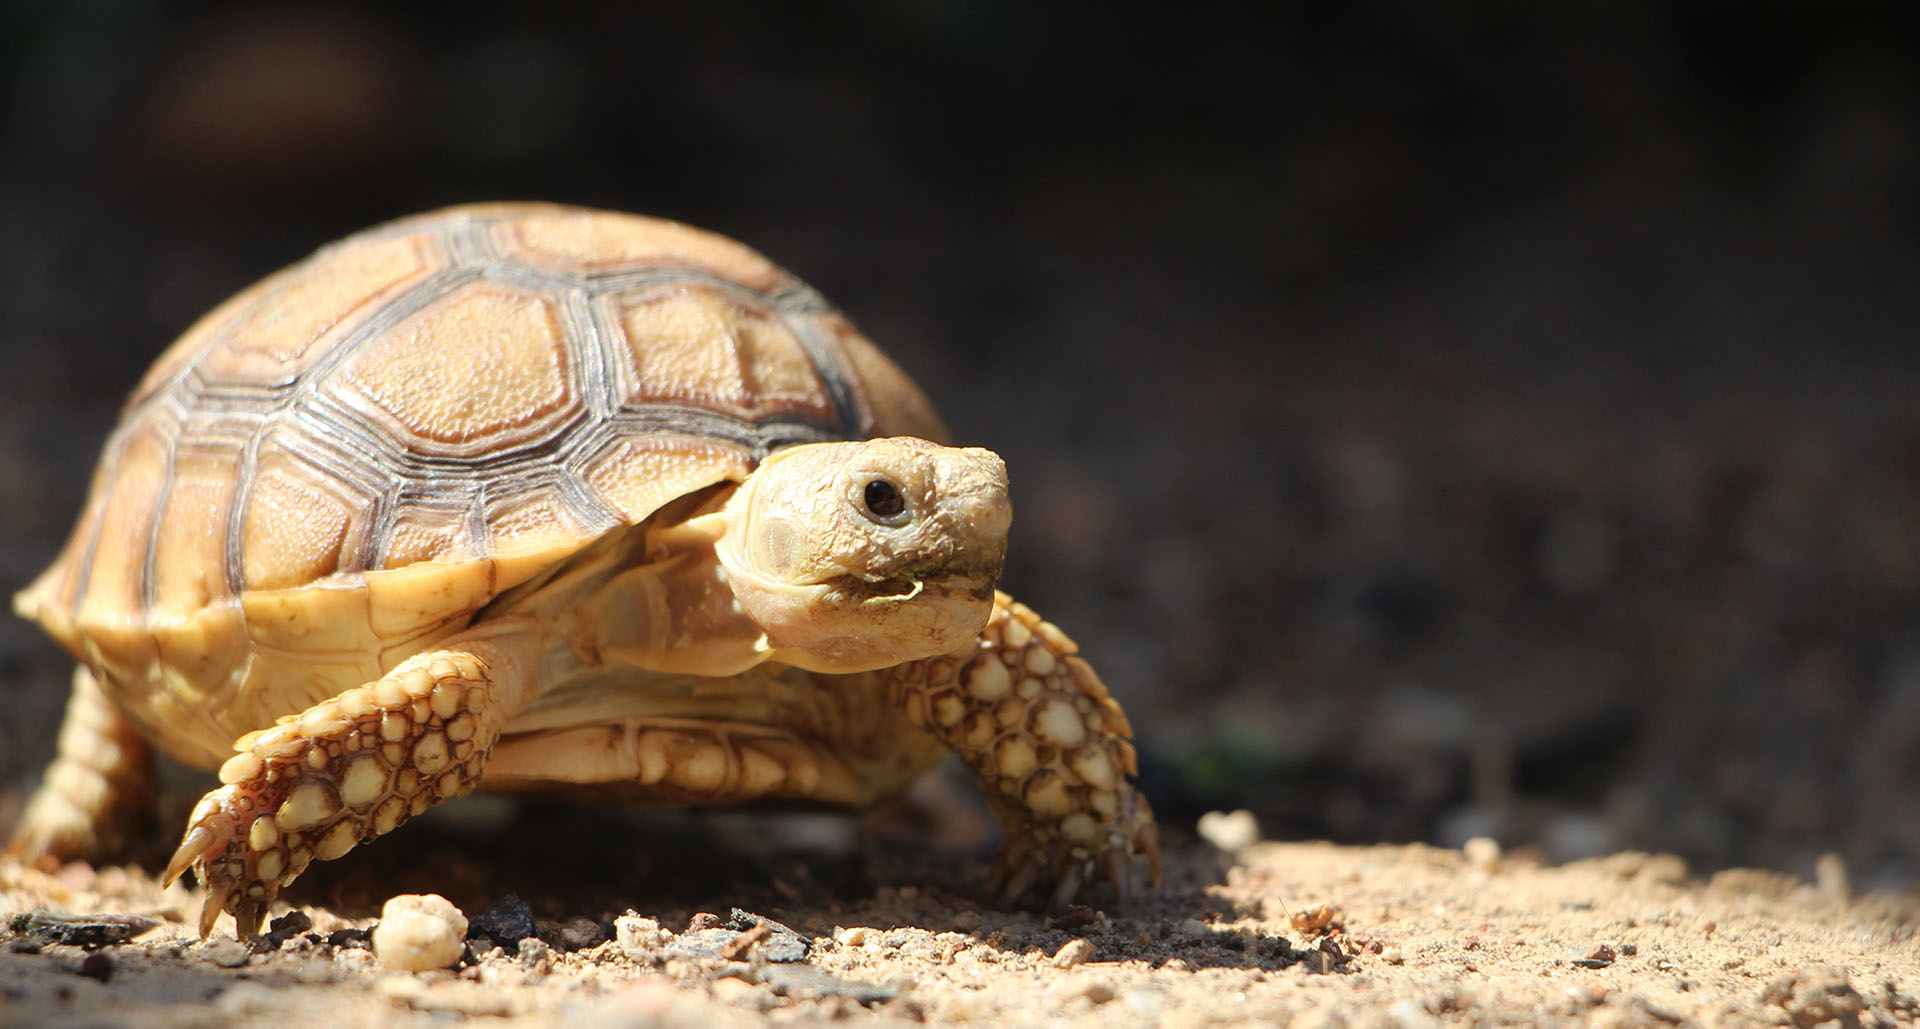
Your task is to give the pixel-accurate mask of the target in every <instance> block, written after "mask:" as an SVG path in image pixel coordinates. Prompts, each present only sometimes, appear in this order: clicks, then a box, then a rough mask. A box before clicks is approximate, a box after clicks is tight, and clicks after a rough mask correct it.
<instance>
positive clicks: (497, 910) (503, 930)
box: [469, 893, 534, 947]
mask: <svg viewBox="0 0 1920 1029" xmlns="http://www.w3.org/2000/svg"><path fill="white" fill-rule="evenodd" d="M469 931H470V932H472V933H473V934H474V935H475V936H477V937H485V938H487V939H489V940H492V941H493V942H494V943H497V944H499V945H500V946H502V947H513V946H515V945H517V944H518V943H519V942H520V941H521V940H524V939H526V938H527V937H529V936H532V935H533V934H534V927H533V909H532V908H530V907H528V906H527V902H526V901H524V900H521V899H520V895H519V894H517V893H509V894H507V895H506V896H504V897H501V898H500V899H499V900H496V901H494V902H493V903H491V904H489V905H487V909H486V910H485V911H482V912H480V914H479V916H478V917H476V918H475V919H474V920H473V925H472V926H471V927H470V929H469Z"/></svg>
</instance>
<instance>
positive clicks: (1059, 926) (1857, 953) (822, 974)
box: [0, 815, 1920, 1029]
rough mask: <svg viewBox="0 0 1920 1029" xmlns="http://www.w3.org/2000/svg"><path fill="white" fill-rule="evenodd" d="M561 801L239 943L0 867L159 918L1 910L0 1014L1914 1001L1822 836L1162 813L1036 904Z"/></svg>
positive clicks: (510, 1016) (1348, 1014)
mask: <svg viewBox="0 0 1920 1029" xmlns="http://www.w3.org/2000/svg"><path fill="white" fill-rule="evenodd" d="M560 817H561V818H562V821H561V822H556V823H552V824H539V825H531V826H529V825H524V824H522V825H515V826H506V827H502V826H494V827H492V828H491V829H489V830H487V831H485V832H482V833H480V834H479V836H478V837H476V836H474V835H473V834H472V832H471V831H463V830H462V829H461V828H460V827H458V826H455V827H453V828H448V827H444V826H442V827H439V828H433V829H427V830H425V831H420V830H416V832H418V833H419V835H420V837H421V838H420V839H417V840H415V841H414V842H413V844H412V846H413V849H412V850H411V851H408V852H404V853H403V852H400V851H397V850H393V849H392V848H387V849H386V851H385V852H384V853H382V852H380V851H378V850H376V848H379V847H380V845H379V844H375V845H374V846H373V847H370V848H368V851H367V852H365V853H361V854H356V855H354V856H351V857H349V858H347V859H345V860H343V861H341V862H336V863H334V865H333V866H330V867H325V868H322V867H316V868H315V869H314V870H313V871H312V872H311V873H310V874H309V876H308V878H307V879H304V880H302V882H301V883H300V884H298V885H296V887H294V888H293V891H292V900H293V901H294V903H293V905H292V906H288V905H284V904H283V905H279V906H277V907H276V909H275V916H276V917H275V920H274V922H273V923H272V924H270V927H269V930H270V931H269V932H268V933H267V934H266V935H265V936H262V937H256V938H255V939H254V940H253V941H252V943H251V944H248V945H243V944H242V943H240V942H239V941H237V940H235V939H234V938H233V936H232V935H231V923H230V922H229V921H226V920H224V919H223V921H222V925H221V927H220V928H219V929H218V930H216V932H215V933H214V935H213V937H212V938H210V939H208V940H204V941H203V940H200V939H198V938H197V936H196V935H195V933H194V932H193V930H192V929H191V928H190V921H191V917H192V914H193V913H194V912H196V911H197V910H198V907H199V900H200V897H199V895H197V894H196V893H195V892H194V891H192V890H190V889H188V888H187V887H185V886H184V885H178V884H176V885H174V886H172V887H169V888H167V889H161V888H160V886H159V884H158V883H157V881H156V880H155V878H154V877H153V876H152V875H151V874H150V873H149V872H147V871H144V870H142V868H141V867H139V866H120V867H103V868H99V869H95V868H92V867H90V866H86V865H81V864H74V865H69V866H67V867H64V868H59V869H55V870H52V871H42V870H37V869H34V868H28V867H24V866H22V865H20V864H18V863H17V862H0V911H5V912H8V913H9V917H12V915H13V914H15V913H18V912H23V911H29V910H36V909H44V910H54V911H64V912H72V913H89V914H91V913H100V914H111V915H122V916H124V915H142V916H147V917H150V918H152V919H155V920H157V921H158V924H157V926H155V927H154V928H152V929H150V930H148V931H146V932H144V933H142V934H140V935H138V936H135V937H134V938H133V939H131V940H130V941H128V942H125V943H119V944H106V945H100V946H96V947H91V948H90V947H88V946H83V945H75V944H69V943H59V942H50V940H51V939H52V938H53V937H51V936H50V935H49V930H46V929H44V928H43V929H40V930H38V931H33V930H28V931H11V932H8V933H6V934H4V936H0V941H3V945H0V1024H4V1025H43V1024H46V1025H78V1024H85V1025H98V1024H140V1025H153V1026H175V1025H203V1024H209V1023H225V1022H235V1021H244V1022H248V1023H251V1024H259V1025H442V1024H446V1023H448V1022H462V1023H463V1022H468V1021H474V1022H482V1023H483V1024H487V1025H548V1024H555V1023H560V1022H567V1023H570V1024H584V1025H612V1024H623V1025H624V1024H636V1023H644V1024H663V1025H688V1026H703V1027H706V1026H731V1025H764V1024H774V1023H813V1022H818V1021H825V1020H830V1019H832V1020H848V1021H851V1022H856V1023H867V1024H899V1023H906V1022H933V1023H958V1022H974V1023H981V1024H993V1025H1068V1024H1080V1025H1096V1024H1097V1025H1108V1024H1121V1025H1135V1024H1140V1025H1170V1026H1187V1025H1193V1026H1198V1025H1215V1024H1220V1025H1242V1024H1260V1025H1267V1024H1281V1023H1286V1022H1292V1021H1294V1020H1299V1024H1307V1025H1324V1026H1341V1025H1364V1026H1374V1025H1380V1026H1395V1027H1401V1029H1405V1027H1416V1026H1438V1025H1466V1024H1475V1025H1490V1024H1516V1023H1525V1024H1533V1023H1565V1024H1570V1023H1574V1022H1580V1023H1584V1024H1591V1025H1655V1026H1675V1025H1796V1026H1803V1027H1811V1026H1815V1025H1821V1024H1831V1025H1835V1026H1856V1025H1868V1026H1873V1025H1883V1026H1903V1025H1914V1024H1920V999H1916V995H1917V994H1920V937H1917V936H1916V927H1917V926H1920V898H1914V897H1911V896H1907V897H1898V896H1893V895H1887V894H1867V895H1864V896H1857V897H1855V896H1849V891H1848V886H1847V883H1846V872H1845V869H1844V868H1843V867H1842V866H1841V865H1840V864H1839V862H1838V861H1837V860H1831V861H1828V862H1825V863H1823V864H1822V866H1821V869H1822V871H1821V875H1820V876H1819V878H1818V881H1817V882H1816V883H1807V882H1803V881H1800V880H1797V879H1794V878H1792V877H1788V876H1784V875H1780V874H1777V873H1772V872H1763V871H1756V870H1739V869H1736V870H1730V871H1723V872H1720V873H1718V874H1715V875H1713V876H1712V877H1711V878H1710V879H1707V880H1705V881H1702V880H1700V879H1698V878H1694V877H1692V876H1690V874H1689V871H1688V869H1687V867H1686V865H1685V863H1684V862H1683V861H1681V860H1680V859H1679V858H1676V857H1673V856H1671V855H1648V854H1642V853H1620V854H1614V855H1612V856H1609V857H1606V858H1601V859H1593V860H1586V861H1579V862H1574V863H1571V864H1565V865H1560V866H1546V865H1543V864H1540V863H1538V862H1537V861H1536V860H1534V859H1533V858H1531V857H1529V856H1528V855H1526V854H1524V853H1518V854H1502V853H1500V851H1499V848H1498V847H1497V846H1494V845H1493V844H1492V843H1491V841H1476V842H1475V843H1473V844H1472V845H1470V846H1469V847H1467V848H1466V849H1465V850H1463V851H1462V850H1443V849H1438V848H1435V847H1431V846H1425V845H1409V846H1377V847H1345V846H1336V845H1332V844H1326V843H1275V842H1262V843H1255V844H1252V845H1249V846H1246V847H1244V848H1242V849H1240V850H1239V851H1238V852H1236V853H1233V854H1228V853H1225V852H1222V851H1220V850H1218V849H1216V848H1215V847H1214V846H1212V845H1210V844H1208V843H1206V842H1204V841H1202V840H1199V839H1196V838H1193V837H1186V838H1184V839H1174V840H1170V841H1169V844H1170V845H1169V847H1168V853H1167V858H1168V861H1167V875H1166V881H1165V885H1164V887H1163V888H1162V889H1160V890H1158V891H1154V892H1151V893H1149V894H1147V895H1145V896H1138V897H1135V898H1134V900H1133V901H1132V902H1131V903H1129V904H1126V905H1121V904H1118V903H1116V902H1115V900H1114V898H1113V896H1112V894H1111V893H1110V892H1109V891H1107V890H1106V889H1105V888H1104V887H1103V888H1102V889H1100V890H1098V891H1095V892H1094V893H1093V894H1092V895H1091V896H1089V897H1086V898H1083V899H1084V900H1086V901H1088V902H1089V903H1088V904H1087V905H1085V906H1077V907H1073V908H1069V909H1068V910H1066V911H1064V912H1054V913H1040V912H1032V911H1005V910H996V909H994V908H992V907H987V906H982V905H981V904H979V903H977V902H976V900H975V898H976V897H977V896H978V894H979V884H980V881H981V872H982V870H983V868H984V862H979V861H975V860H974V859H973V857H974V856H973V855H971V854H968V855H958V856H957V855H955V854H953V853H951V852H947V851H942V850H940V849H938V848H925V847H920V848H912V847H905V846H899V845H893V844H888V843H886V842H884V841H881V842H876V841H875V840H874V838H873V835H872V834H871V833H869V834H866V835H865V836H864V837H863V839H864V840H865V842H863V843H860V844H857V845H854V846H853V848H852V849H851V851H846V852H843V853H840V854H839V855H837V856H835V855H820V854H813V855H811V856H808V855H806V854H803V853H802V852H801V851H797V850H795V851H787V852H785V853H781V852H779V848H778V847H776V848H775V851H776V852H775V853H773V854H772V855H771V856H770V857H767V858H766V860H765V861H764V862H761V863H759V864H758V865H756V866H755V867H753V868H752V869H750V870H749V871H748V872H745V873H737V874H738V878H733V879H721V880H714V879H712V872H711V866H712V865H713V864H715V863H716V862H715V861H714V860H713V859H714V854H713V852H712V848H725V847H727V846H728V845H729V844H728V842H727V841H726V840H723V839H713V838H702V837H703V835H707V834H711V833H712V831H713V829H712V827H711V826H708V825H705V824H704V823H694V825H693V827H692V828H689V827H688V826H686V825H680V824H677V823H673V822H671V821H668V822H666V823H660V822H655V823H646V822H641V823H634V824H632V825H626V824H616V825H613V826H611V827H610V826H608V825H606V824H605V823H604V822H601V821H596V820H594V819H592V818H591V817H588V816H571V815H568V816H560ZM581 818H586V819H587V820H586V821H584V822H582V821H580V819H581ZM568 819H571V821H567V820H568ZM554 833H560V834H561V835H554ZM629 833H631V835H629ZM408 835H410V836H411V835H414V833H409V834H408ZM723 835H724V834H723ZM772 835H778V834H777V833H776V834H772ZM642 837H646V838H648V839H651V840H652V841H653V842H654V844H655V845H656V847H658V845H659V844H660V842H661V841H662V840H669V843H668V844H667V846H666V847H665V848H664V850H666V851H667V852H669V853H668V860H665V861H661V860H656V857H657V855H654V854H652V853H650V852H649V851H646V850H635V849H629V848H631V847H633V846H635V844H636V843H637V842H638V841H639V840H640V839H641V838H642ZM670 838H671V839H670ZM1216 838H1217V837H1216ZM477 839H478V840H481V841H484V842H485V844H486V845H487V846H489V847H491V848H493V849H492V851H491V852H487V853H488V860H482V859H481V858H480V857H478V856H477V853H476V852H477V851H478V849H479V848H478V846H477V845H476V840H477ZM563 840H564V841H568V842H571V843H574V844H577V846H554V844H555V843H556V842H558V841H563ZM780 846H787V845H786V844H782V845H780ZM675 853H677V854H679V855H681V856H680V857H677V858H676V857H672V854H675ZM495 857H497V858H498V860H492V859H493V858H495ZM399 859H404V860H399ZM676 862H677V863H676ZM703 867H704V868H706V869H707V871H706V872H704V873H703V872H702V871H701V869H702V868H703ZM621 868H625V869H626V871H624V872H617V873H615V874H610V875H607V876H605V877H602V876H600V875H599V874H598V873H599V871H602V870H605V869H621ZM736 872H737V870H736ZM583 873H584V874H583ZM703 875H705V876H707V879H708V881H702V876H703ZM836 877H837V878H836ZM434 879H438V880H439V881H440V882H441V883H442V884H443V885H442V887H441V889H442V890H444V892H445V893H447V894H448V895H449V896H451V897H453V898H454V899H455V900H456V902H458V903H460V904H461V905H462V907H463V909H464V910H465V913H466V915H467V916H468V917H469V918H470V919H474V920H475V923H476V924H475V927H474V928H473V929H472V930H470V932H469V934H468V935H469V939H468V945H467V952H466V956H465V957H463V958H462V959H461V960H460V962H459V963H458V965H457V967H455V968H451V969H448V970H444V971H435V972H426V973H406V972H392V971H386V970H383V969H382V968H381V967H380V964H379V960H378V959H377V958H376V956H375V955H374V954H373V953H371V952H370V951H369V949H368V945H367V943H366V934H365V933H363V932H359V931H356V930H365V929H367V928H369V927H370V926H371V925H372V924H373V923H374V922H375V920H376V918H377V916H378V913H379V909H380V904H381V901H382V900H383V899H384V898H385V896H387V895H389V894H391V893H398V892H405V891H407V890H412V889H415V888H418V887H419V886H420V885H421V883H422V882H427V881H432V880H434ZM542 882H546V883H551V884H554V885H553V886H552V887H551V888H544V889H543V888H542V886H541V885H540V884H541V883H542ZM629 889H631V890H632V891H633V892H629V893H626V894H625V897H626V898H627V899H621V897H620V896H618V894H621V893H622V892H623V891H626V890H629ZM683 890H684V891H690V892H685V893H682V892H681V891H683ZM511 891H517V893H518V895H524V896H525V897H526V898H527V901H526V904H525V906H521V905H520V903H519V901H518V900H517V899H508V896H507V895H508V893H509V892H511ZM663 891H664V892H663ZM687 897H700V898H702V899H701V901H700V902H699V903H698V904H693V905H689V904H688V903H686V898H687ZM476 898H478V899H476ZM494 904H499V905H500V906H499V907H496V908H494V911H493V917H491V918H488V919H481V918H479V917H478V916H479V915H480V914H481V911H482V909H483V908H486V907H491V906H493V905H494ZM630 908H637V911H634V910H630ZM516 910H517V911H519V912H522V913H525V912H532V913H534V915H535V918H534V921H533V924H532V928H533V930H534V931H535V932H536V933H537V936H536V937H535V938H533V939H527V940H524V941H521V942H514V941H513V937H515V936H516V935H518V934H520V933H524V932H525V931H526V926H525V924H524V921H523V922H522V927H521V928H519V929H517V930H516V929H513V928H511V924H512V923H513V921H514V919H513V918H512V917H503V916H502V912H506V913H507V914H508V915H510V914H511V913H512V912H513V911H516ZM300 916H304V918H303V917H300ZM14 921H15V924H16V928H17V929H25V926H24V923H22V922H21V921H20V920H19V919H17V918H16V919H14ZM482 922H485V923H486V925H487V926H488V927H490V928H491V929H492V931H494V932H495V933H496V934H501V935H503V936H504V937H505V938H507V942H508V944H509V945H508V946H504V947H503V946H499V945H498V944H496V942H495V941H494V940H493V939H490V938H488V937H487V936H486V935H485V932H483V930H482V927H481V924H480V923H482ZM762 923H767V925H766V928H765V929H760V928H756V926H758V925H760V924H762ZM500 926H507V928H506V929H504V930H503V929H501V928H500ZM656 926H657V927H658V928H656ZM789 927H790V929H791V932H789V931H788V930H789ZM742 930H746V931H745V932H743V931H742ZM796 934H797V937H798V938H797V939H796ZM96 942H97V941H96Z"/></svg>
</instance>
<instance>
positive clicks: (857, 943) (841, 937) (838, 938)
mask: <svg viewBox="0 0 1920 1029" xmlns="http://www.w3.org/2000/svg"><path fill="white" fill-rule="evenodd" d="M872 931H873V930H871V929H868V928H867V927H866V926H864V925H856V926H853V927H852V928H850V929H842V930H840V931H839V932H836V933H834V934H833V938H834V941H835V942H837V943H839V944H841V945H842V946H846V947H863V946H866V943H867V937H868V935H869V934H871V933H872Z"/></svg>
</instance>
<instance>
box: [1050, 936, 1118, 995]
mask: <svg viewBox="0 0 1920 1029" xmlns="http://www.w3.org/2000/svg"><path fill="white" fill-rule="evenodd" d="M1091 957H1093V941H1091V940H1088V939H1085V938H1076V939H1072V940H1068V941H1067V944H1066V946H1064V947H1061V948H1060V949H1059V950H1058V951H1055V952H1054V955H1053V967H1055V968H1072V967H1073V966H1075V965H1079V964H1083V963H1085V962H1086V960H1087V959H1088V958H1091ZM1107 999H1108V1000H1112V999H1113V998H1112V997H1108V998H1107ZM1102 1003H1104V1001H1103V1002H1102Z"/></svg>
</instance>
